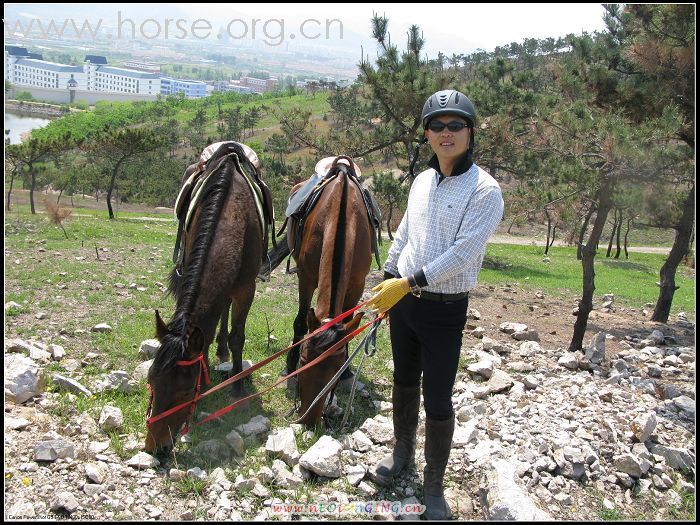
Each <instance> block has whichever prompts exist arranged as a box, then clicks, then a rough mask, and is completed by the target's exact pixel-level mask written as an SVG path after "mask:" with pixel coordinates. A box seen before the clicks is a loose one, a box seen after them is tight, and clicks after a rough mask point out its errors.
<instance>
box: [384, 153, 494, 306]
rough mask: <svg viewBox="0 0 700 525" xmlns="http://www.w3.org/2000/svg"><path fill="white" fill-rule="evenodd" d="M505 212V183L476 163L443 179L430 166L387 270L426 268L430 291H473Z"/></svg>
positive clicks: (414, 189) (418, 182)
mask: <svg viewBox="0 0 700 525" xmlns="http://www.w3.org/2000/svg"><path fill="white" fill-rule="evenodd" d="M502 217H503V198H502V196H501V188H500V186H499V185H498V182H496V180H495V179H494V178H493V177H491V175H489V174H488V173H486V172H485V171H484V170H483V169H481V168H480V167H478V166H477V165H476V164H472V165H471V167H470V168H469V169H468V170H467V171H466V172H464V173H462V174H460V175H456V176H451V177H444V178H441V176H440V174H439V173H438V172H437V171H436V170H435V169H433V168H430V169H427V170H425V171H424V172H422V173H421V174H420V175H418V176H417V177H416V179H415V181H414V182H413V185H412V186H411V191H410V193H409V197H408V207H407V208H406V213H405V214H404V216H403V219H402V220H401V224H400V225H399V228H398V230H397V231H396V234H395V236H394V242H393V244H392V245H391V249H390V250H389V255H388V257H387V260H386V263H385V265H384V269H385V270H386V271H387V272H389V273H391V274H393V275H397V276H398V275H401V276H407V275H414V274H415V273H416V272H419V271H420V270H423V273H424V274H425V278H426V280H427V282H428V286H426V287H424V288H423V289H424V290H426V291H429V292H434V293H449V294H453V293H461V292H466V291H469V290H471V289H472V288H474V286H476V277H477V275H478V274H479V270H480V269H481V263H482V261H483V259H484V254H485V253H486V241H487V240H488V238H489V237H490V236H491V234H492V233H493V232H494V231H495V230H496V228H497V227H498V223H499V222H500V221H501V218H502Z"/></svg>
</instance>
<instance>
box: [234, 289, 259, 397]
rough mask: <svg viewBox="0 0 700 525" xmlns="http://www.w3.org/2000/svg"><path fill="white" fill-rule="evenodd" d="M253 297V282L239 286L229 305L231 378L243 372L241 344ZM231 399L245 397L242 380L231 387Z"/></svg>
mask: <svg viewBox="0 0 700 525" xmlns="http://www.w3.org/2000/svg"><path fill="white" fill-rule="evenodd" d="M254 297H255V281H253V282H252V283H251V284H250V285H248V286H241V287H240V288H239V289H238V290H237V291H236V296H235V297H234V298H233V302H232V305H231V333H230V335H229V338H228V346H229V348H230V349H231V363H232V364H233V370H232V371H231V376H232V377H233V376H234V375H236V374H238V373H239V372H241V371H243V344H244V343H245V322H246V319H247V318H248V312H249V311H250V306H251V305H252V304H253V298H254ZM231 391H232V393H233V397H235V398H240V397H243V396H244V395H245V387H244V384H243V381H242V380H239V381H236V382H235V383H233V384H232V385H231Z"/></svg>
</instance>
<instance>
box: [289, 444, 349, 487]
mask: <svg viewBox="0 0 700 525" xmlns="http://www.w3.org/2000/svg"><path fill="white" fill-rule="evenodd" d="M342 449H343V447H342V445H341V444H340V443H339V442H338V441H337V440H335V439H333V438H332V437H331V436H328V435H325V436H321V439H319V440H318V441H317V442H316V443H314V445H313V446H312V447H311V448H310V449H309V450H307V451H306V452H305V453H304V454H303V455H302V456H301V458H300V459H299V465H301V466H302V467H304V468H305V469H308V470H310V471H312V472H315V473H316V474H318V475H319V476H324V477H327V478H337V477H339V476H340V475H341V471H340V452H341V450H342Z"/></svg>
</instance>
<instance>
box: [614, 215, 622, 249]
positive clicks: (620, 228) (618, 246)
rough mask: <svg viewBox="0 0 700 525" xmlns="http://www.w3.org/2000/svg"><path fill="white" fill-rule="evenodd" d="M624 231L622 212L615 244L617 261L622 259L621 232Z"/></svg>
mask: <svg viewBox="0 0 700 525" xmlns="http://www.w3.org/2000/svg"><path fill="white" fill-rule="evenodd" d="M621 231H622V210H620V218H619V220H618V221H617V237H616V243H615V246H616V247H615V257H614V258H615V259H619V258H620V250H621V248H620V232H621Z"/></svg>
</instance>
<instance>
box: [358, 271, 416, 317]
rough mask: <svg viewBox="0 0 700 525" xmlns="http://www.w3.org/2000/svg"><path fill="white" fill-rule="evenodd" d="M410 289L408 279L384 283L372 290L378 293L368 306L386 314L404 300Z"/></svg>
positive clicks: (388, 280)
mask: <svg viewBox="0 0 700 525" xmlns="http://www.w3.org/2000/svg"><path fill="white" fill-rule="evenodd" d="M410 289H411V287H410V285H409V284H408V278H407V277H403V278H401V279H387V280H386V281H382V282H381V283H379V284H378V285H377V286H375V287H374V288H372V291H373V292H377V293H376V294H375V295H374V297H372V298H371V299H370V300H369V303H368V306H369V307H370V308H371V309H372V310H376V311H378V312H379V313H383V312H386V311H387V310H389V309H390V308H391V307H393V306H394V305H395V304H396V303H398V302H399V301H400V300H401V299H403V298H404V296H405V295H406V294H407V293H408V292H409V291H410Z"/></svg>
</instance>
